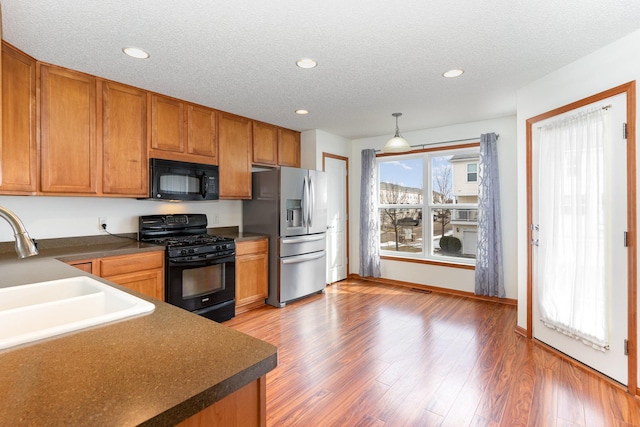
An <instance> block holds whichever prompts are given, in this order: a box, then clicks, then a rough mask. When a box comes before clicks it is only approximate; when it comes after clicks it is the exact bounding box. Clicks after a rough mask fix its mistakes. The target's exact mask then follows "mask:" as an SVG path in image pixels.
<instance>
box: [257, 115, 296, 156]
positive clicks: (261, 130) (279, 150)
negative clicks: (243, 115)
mask: <svg viewBox="0 0 640 427" xmlns="http://www.w3.org/2000/svg"><path fill="white" fill-rule="evenodd" d="M253 164H256V165H266V166H291V167H300V132H296V131H293V130H289V129H283V128H279V127H277V126H274V125H270V124H267V123H262V122H256V121H254V122H253Z"/></svg>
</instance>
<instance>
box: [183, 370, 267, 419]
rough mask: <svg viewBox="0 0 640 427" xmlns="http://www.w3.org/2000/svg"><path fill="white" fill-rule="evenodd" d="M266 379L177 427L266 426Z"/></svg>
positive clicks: (262, 378)
mask: <svg viewBox="0 0 640 427" xmlns="http://www.w3.org/2000/svg"><path fill="white" fill-rule="evenodd" d="M266 382H267V381H266V377H265V376H262V377H260V378H258V379H257V380H255V381H253V382H251V383H249V384H247V385H246V386H244V387H243V388H241V389H240V390H238V391H236V392H234V393H232V394H230V395H229V396H227V397H225V398H224V399H222V400H219V401H217V402H216V403H214V404H213V405H211V406H209V407H207V408H205V409H203V410H202V411H200V412H198V413H197V414H195V415H193V416H191V417H190V418H187V419H186V420H184V421H183V422H181V423H180V424H178V427H209V426H242V427H264V426H266V425H267V414H266V411H267V396H266Z"/></svg>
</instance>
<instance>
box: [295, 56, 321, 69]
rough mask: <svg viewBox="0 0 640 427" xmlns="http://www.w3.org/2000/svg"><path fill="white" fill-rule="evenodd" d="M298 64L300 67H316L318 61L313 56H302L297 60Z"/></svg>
mask: <svg viewBox="0 0 640 427" xmlns="http://www.w3.org/2000/svg"><path fill="white" fill-rule="evenodd" d="M296 65H297V66H298V67H300V68H315V67H316V66H317V65H318V62H317V61H316V60H315V59H311V58H302V59H298V60H297V61H296Z"/></svg>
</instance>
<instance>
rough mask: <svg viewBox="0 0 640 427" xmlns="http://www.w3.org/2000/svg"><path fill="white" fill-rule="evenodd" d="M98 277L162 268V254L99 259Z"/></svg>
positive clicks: (147, 253)
mask: <svg viewBox="0 0 640 427" xmlns="http://www.w3.org/2000/svg"><path fill="white" fill-rule="evenodd" d="M98 261H99V263H100V275H101V276H102V277H106V276H115V275H118V274H124V273H131V272H136V271H142V270H152V269H155V268H163V267H164V252H161V251H157V252H144V253H141V254H136V255H122V256H114V257H107V258H101V259H100V260H98Z"/></svg>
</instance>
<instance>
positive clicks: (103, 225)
mask: <svg viewBox="0 0 640 427" xmlns="http://www.w3.org/2000/svg"><path fill="white" fill-rule="evenodd" d="M98 229H99V230H106V229H107V218H106V217H103V216H101V217H100V218H98Z"/></svg>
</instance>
